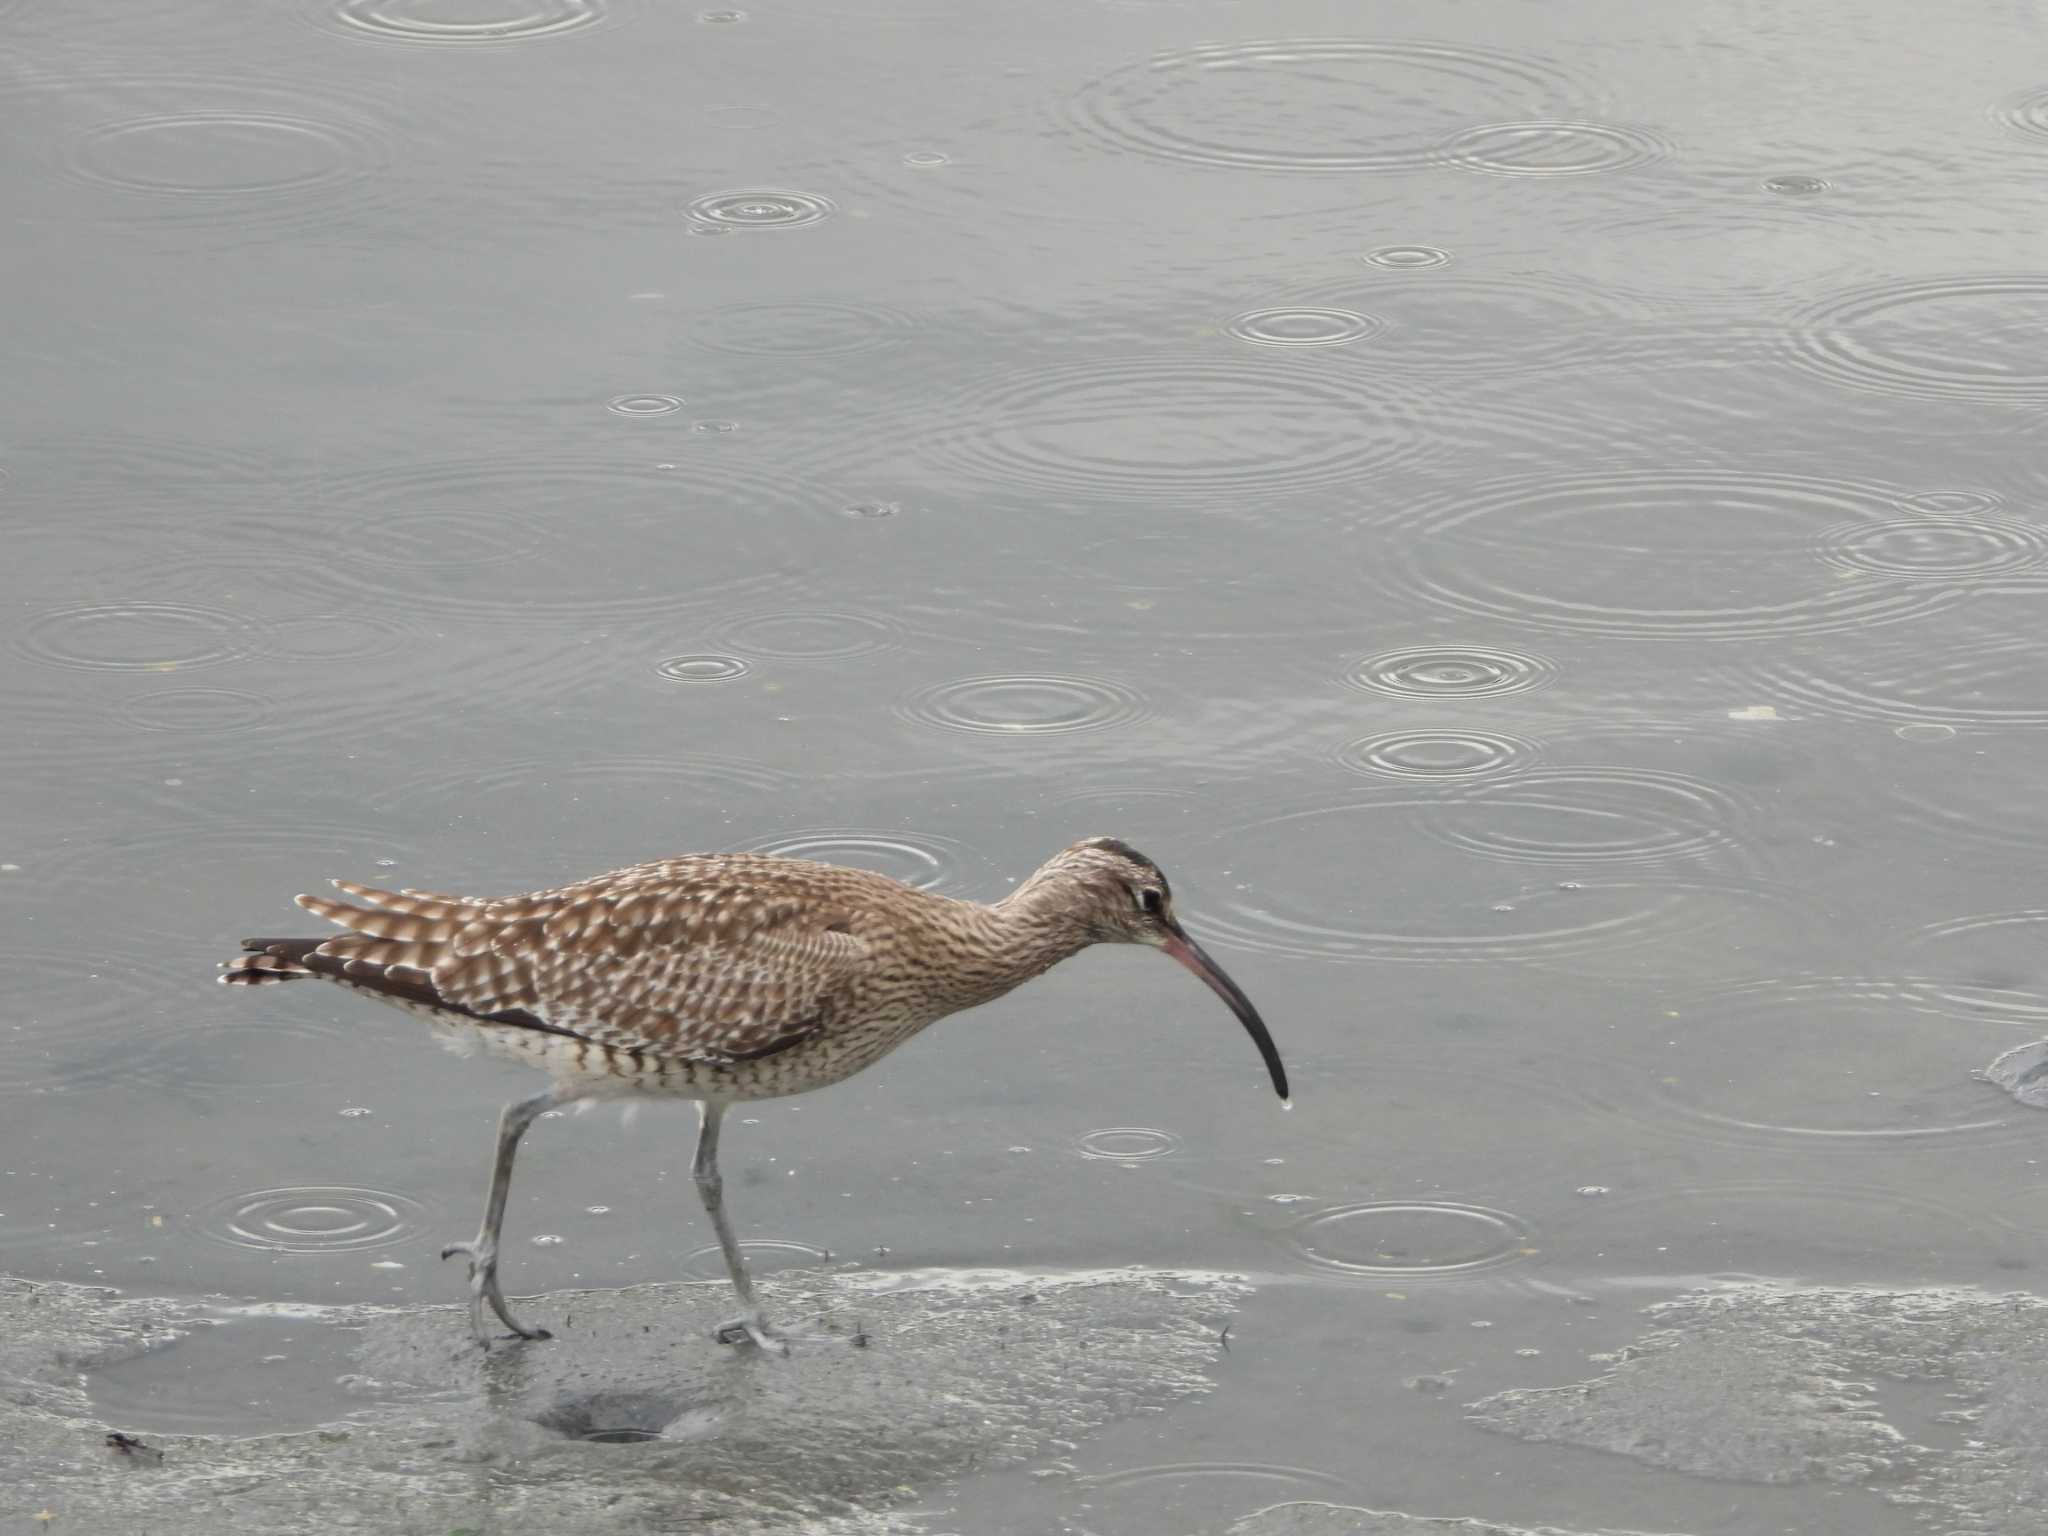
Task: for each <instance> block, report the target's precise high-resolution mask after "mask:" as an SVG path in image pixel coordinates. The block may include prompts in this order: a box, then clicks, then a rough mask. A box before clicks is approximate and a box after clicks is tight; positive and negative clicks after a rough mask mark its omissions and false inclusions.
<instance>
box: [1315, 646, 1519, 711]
mask: <svg viewBox="0 0 2048 1536" xmlns="http://www.w3.org/2000/svg"><path fill="white" fill-rule="evenodd" d="M1556 675H1557V666H1556V664H1555V663H1554V662H1551V661H1549V660H1547V659H1545V658H1544V657H1541V656H1531V655H1526V654H1524V653H1522V652H1520V651H1503V650H1495V649H1492V648H1491V647H1485V646H1476V645H1460V646H1410V647H1407V648H1405V649H1403V650H1398V651H1381V652H1379V653H1378V654H1377V655H1373V656H1367V657H1365V658H1364V659H1363V660H1360V661H1357V662H1354V663H1353V664H1352V665H1351V666H1350V667H1349V668H1347V669H1346V671H1345V673H1344V681H1345V682H1347V683H1349V684H1350V685H1351V686H1352V687H1353V688H1357V689H1360V690H1362V691H1364V692H1367V693H1389V694H1393V695H1395V696H1397V697H1400V698H1419V699H1444V698H1456V699H1470V698H1483V697H1487V696H1489V695H1492V694H1497V693H1520V692H1523V691H1524V690H1525V689H1530V688H1541V687H1542V686H1543V685H1544V684H1546V683H1548V682H1549V681H1550V680H1551V679H1552V678H1553V677H1555V676H1556Z"/></svg>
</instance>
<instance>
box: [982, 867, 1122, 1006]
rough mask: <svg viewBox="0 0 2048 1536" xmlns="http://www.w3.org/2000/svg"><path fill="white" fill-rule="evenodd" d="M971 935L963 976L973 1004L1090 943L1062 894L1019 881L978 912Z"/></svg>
mask: <svg viewBox="0 0 2048 1536" xmlns="http://www.w3.org/2000/svg"><path fill="white" fill-rule="evenodd" d="M973 930H974V940H975V942H974V943H973V946H972V953H971V956H970V957H968V965H967V967H966V971H967V980H968V983H969V985H970V986H971V988H972V990H973V992H974V993H975V994H976V1001H978V1002H987V1001H989V1000H990V999H992V998H998V997H1001V996H1002V995H1003V994H1004V993H1005V992H1008V991H1009V990H1010V989H1011V988H1013V987H1019V986H1022V985H1023V984H1024V983H1025V982H1027V981H1029V980H1031V978H1032V977H1034V976H1042V975H1044V974H1045V973H1046V972H1047V971H1049V970H1051V969H1052V968H1053V967H1054V966H1056V965H1058V964H1059V963H1060V962H1061V961H1062V960H1064V959H1066V958H1067V957H1068V956H1069V955H1073V954H1078V953H1079V952H1080V951H1081V950H1084V949H1086V948H1087V947H1088V946H1089V945H1090V944H1091V943H1093V942H1094V938H1093V936H1092V935H1091V934H1090V933H1089V932H1088V929H1087V926H1086V924H1085V923H1084V922H1083V921H1082V920H1081V919H1080V917H1079V916H1078V915H1077V914H1076V912H1075V908H1074V904H1073V902H1072V900H1071V899H1070V898H1069V897H1068V896H1067V895H1066V893H1064V892H1062V891H1060V890H1059V889H1058V888H1057V887H1053V886H1050V883H1049V882H1040V881H1037V880H1027V881H1025V883H1024V884H1022V885H1020V886H1018V887H1017V889H1016V890H1014V891H1012V892H1011V893H1010V894H1009V895H1008V896H1005V897H1004V898H1003V899H1002V900H1001V901H998V902H996V903H994V904H993V905H991V906H985V907H978V908H977V909H976V912H975V921H974V923H973Z"/></svg>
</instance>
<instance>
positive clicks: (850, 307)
mask: <svg viewBox="0 0 2048 1536" xmlns="http://www.w3.org/2000/svg"><path fill="white" fill-rule="evenodd" d="M916 328H917V322H916V321H915V320H913V319H912V318H911V317H910V316H909V315H907V314H905V313H903V312H902V311H901V310H895V309H890V308H888V307H886V306H884V305H880V304H868V303H856V302H852V301H847V300H829V301H828V300H821V299H798V300H793V301H790V302H788V303H778V304H734V305H730V306H728V307H726V308H724V309H715V310H712V311H710V312H709V313H708V314H706V315H704V316H703V317H701V318H700V319H699V320H698V321H697V322H696V324H695V325H693V326H692V327H691V328H690V339H691V340H692V341H694V342H696V343H697V345H698V346H700V347H708V348H709V349H710V350H712V351H714V352H733V353H739V354H741V355H744V356H755V357H844V356H847V355H849V354H851V353H855V352H872V351H875V350H877V349H879V348H882V347H889V346H894V345H895V344H897V343H898V342H901V341H903V340H905V339H907V338H908V337H909V336H910V335H911V334H912V333H913V332H914V331H915V330H916Z"/></svg>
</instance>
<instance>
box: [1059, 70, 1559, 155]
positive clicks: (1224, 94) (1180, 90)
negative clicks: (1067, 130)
mask: <svg viewBox="0 0 2048 1536" xmlns="http://www.w3.org/2000/svg"><path fill="white" fill-rule="evenodd" d="M1575 94H1576V93H1575V92H1574V91H1573V90H1572V89H1571V87H1570V85H1569V83H1568V82H1567V80H1566V78H1565V76H1564V75H1563V74H1562V73H1561V72H1560V71H1559V70H1558V69H1557V68H1556V67H1555V66H1554V65H1551V64H1549V63H1547V62H1545V61H1543V60H1540V59H1534V58H1528V57H1525V56H1523V55H1520V54H1514V53H1508V52H1504V51H1498V50H1493V49H1485V48H1474V47H1468V46H1463V45H1456V44H1449V43H1430V42H1415V41H1405V40H1391V39H1389V40H1372V39H1364V38H1327V37H1325V38H1313V37H1310V38H1276V39H1263V40H1258V41H1253V42H1242V43H1206V44H1202V45H1200V46H1198V47H1195V48H1190V49H1187V50H1185V51H1183V52H1177V53H1162V54H1159V55H1157V56H1156V57H1153V58H1151V59H1147V60H1144V61H1142V62H1140V63H1136V64H1129V65H1126V66H1124V67H1123V68H1121V69H1117V70H1114V71H1112V72H1111V73H1109V74H1107V75H1104V76H1103V77H1101V78H1100V79H1098V80H1096V81H1094V82H1093V83H1092V84H1090V85H1088V86H1087V87H1085V88H1084V89H1083V90H1082V91H1081V93H1080V95H1079V96H1078V97H1077V98H1076V100H1075V101H1074V102H1073V103H1072V105H1071V116H1072V121H1073V123H1074V124H1075V126H1076V127H1078V128H1079V129H1080V130H1081V131H1082V132H1083V133H1085V134H1087V135H1088V136H1090V137H1091V138H1095V139H1099V140H1101V141H1103V142H1105V143H1108V144H1110V145H1112V146H1114V147H1115V148H1118V149H1124V150H1130V151H1133V152H1135V153H1137V154H1141V155H1150V156H1155V157H1157V158H1160V159H1166V160H1179V161H1186V162H1191V163H1193V164H1196V165H1213V166H1226V167H1233V168H1239V169H1247V170H1259V171H1333V172H1341V171H1350V172H1357V171H1386V170H1402V169H1413V168H1416V167H1421V166H1426V165H1428V164H1430V163H1431V161H1432V160H1433V159H1435V158H1436V153H1437V146H1438V145H1439V144H1440V143H1441V142H1442V141H1443V140H1444V139H1445V137H1446V136H1447V135H1449V134H1451V133H1452V132H1454V131H1455V130H1456V129H1457V128H1459V127H1460V126H1462V125H1464V124H1467V123H1470V122H1472V121H1474V120H1475V119H1477V120H1482V121H1484V120H1491V119H1495V118H1500V117H1502V116H1506V115H1510V114H1513V113H1518V112H1519V113H1529V114H1532V115H1537V114H1540V115H1543V116H1545V117H1548V116H1551V115H1554V114H1556V113H1559V112H1561V111H1562V110H1564V109H1565V107H1566V106H1567V105H1568V103H1569V100H1570V99H1571V98H1572V96H1573V95H1575Z"/></svg>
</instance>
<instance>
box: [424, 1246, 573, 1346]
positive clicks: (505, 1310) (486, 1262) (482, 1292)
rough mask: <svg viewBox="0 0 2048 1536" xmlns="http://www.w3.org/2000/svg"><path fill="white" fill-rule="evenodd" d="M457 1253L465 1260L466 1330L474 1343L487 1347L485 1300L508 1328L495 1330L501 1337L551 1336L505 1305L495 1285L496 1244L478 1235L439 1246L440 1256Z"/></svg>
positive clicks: (496, 1273) (488, 1335)
mask: <svg viewBox="0 0 2048 1536" xmlns="http://www.w3.org/2000/svg"><path fill="white" fill-rule="evenodd" d="M458 1253H459V1254H461V1255H462V1256H463V1257H464V1258H466V1259H468V1260H469V1331H470V1332H471V1333H473V1334H475V1335H476V1341H477V1343H479V1344H481V1345H482V1346H483V1347H484V1348H485V1349H489V1348H490V1347H491V1342H492V1334H491V1331H490V1329H489V1328H488V1327H486V1326H485V1324H484V1303H485V1302H489V1303H490V1307H491V1310H492V1311H493V1312H495V1313H497V1314H498V1321H500V1322H501V1323H503V1324H504V1325H505V1326H506V1327H507V1328H510V1329H511V1330H512V1331H511V1332H510V1333H505V1334H499V1335H497V1337H498V1338H501V1339H508V1340H509V1339H551V1338H553V1337H554V1335H553V1334H551V1333H549V1332H548V1331H547V1329H545V1328H528V1327H527V1326H526V1325H525V1324H524V1323H522V1322H520V1321H519V1319H517V1318H516V1317H514V1316H513V1315H512V1311H511V1309H510V1308H509V1307H507V1306H506V1305H505V1293H504V1291H503V1290H501V1289H500V1288H499V1286H498V1245H497V1244H496V1243H493V1242H491V1241H489V1240H488V1239H486V1238H483V1237H479V1238H478V1239H477V1240H476V1241H475V1242H473V1243H450V1244H449V1245H448V1246H447V1247H446V1248H443V1249H442V1250H441V1257H442V1259H444V1260H447V1259H452V1258H454V1257H455V1255H457V1254H458Z"/></svg>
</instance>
